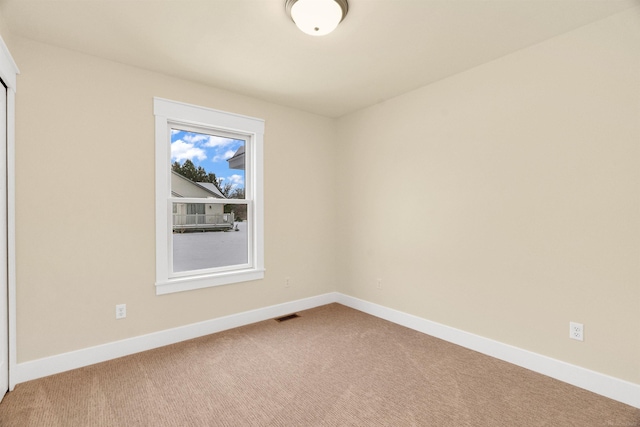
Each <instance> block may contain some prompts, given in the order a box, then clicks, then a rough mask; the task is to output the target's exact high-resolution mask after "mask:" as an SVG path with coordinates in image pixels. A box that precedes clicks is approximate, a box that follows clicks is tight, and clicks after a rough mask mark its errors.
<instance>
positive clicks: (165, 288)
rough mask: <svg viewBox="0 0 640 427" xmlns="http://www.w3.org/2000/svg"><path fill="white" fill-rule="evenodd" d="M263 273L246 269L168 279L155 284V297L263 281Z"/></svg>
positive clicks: (261, 270)
mask: <svg viewBox="0 0 640 427" xmlns="http://www.w3.org/2000/svg"><path fill="white" fill-rule="evenodd" d="M264 272H265V270H264V269H247V270H239V271H238V270H236V271H229V272H224V273H216V274H206V275H202V276H189V277H178V278H173V279H168V280H167V281H163V282H157V283H156V295H165V294H171V293H175V292H183V291H191V290H195V289H202V288H210V287H213V286H223V285H230V284H232V283H238V282H248V281H251V280H261V279H264Z"/></svg>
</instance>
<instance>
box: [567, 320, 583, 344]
mask: <svg viewBox="0 0 640 427" xmlns="http://www.w3.org/2000/svg"><path fill="white" fill-rule="evenodd" d="M569 338H571V339H572V340H578V341H584V325H583V324H582V323H576V322H569Z"/></svg>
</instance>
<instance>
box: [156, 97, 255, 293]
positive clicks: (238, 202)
mask: <svg viewBox="0 0 640 427" xmlns="http://www.w3.org/2000/svg"><path fill="white" fill-rule="evenodd" d="M154 114H155V118H156V130H155V132H156V294H158V295H160V294H167V293H171V292H180V291H186V290H192V289H199V288H204V287H209V286H218V285H226V284H230V283H237V282H244V281H249V280H258V279H262V278H263V277H264V254H263V251H264V243H263V230H262V229H263V223H264V221H263V201H262V188H263V187H262V143H263V134H264V121H263V120H261V119H255V118H251V117H245V116H239V115H236V114H232V113H226V112H223V111H217V110H212V109H209V108H204V107H198V106H195V105H188V104H183V103H179V102H174V101H169V100H166V99H160V98H154Z"/></svg>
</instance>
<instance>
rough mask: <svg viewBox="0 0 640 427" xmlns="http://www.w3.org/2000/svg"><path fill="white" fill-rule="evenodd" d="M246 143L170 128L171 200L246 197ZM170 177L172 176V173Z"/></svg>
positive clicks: (229, 138)
mask: <svg viewBox="0 0 640 427" xmlns="http://www.w3.org/2000/svg"><path fill="white" fill-rule="evenodd" d="M245 150H246V141H245V140H242V139H235V138H231V137H227V136H223V135H213V134H208V133H201V132H195V131H192V130H186V129H183V128H179V127H177V126H175V127H174V126H172V127H171V170H172V171H173V172H175V173H177V174H179V175H180V176H181V177H182V178H183V179H178V178H177V177H175V176H172V178H171V194H172V196H173V197H198V198H226V199H244V198H245ZM172 175H173V174H172Z"/></svg>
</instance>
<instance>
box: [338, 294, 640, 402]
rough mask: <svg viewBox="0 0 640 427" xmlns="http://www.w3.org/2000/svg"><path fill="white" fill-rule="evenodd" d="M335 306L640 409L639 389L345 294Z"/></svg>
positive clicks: (599, 374)
mask: <svg viewBox="0 0 640 427" xmlns="http://www.w3.org/2000/svg"><path fill="white" fill-rule="evenodd" d="M336 302H338V303H340V304H342V305H345V306H347V307H351V308H354V309H356V310H359V311H362V312H364V313H367V314H371V315H372V316H376V317H379V318H381V319H385V320H388V321H390V322H393V323H396V324H398V325H402V326H405V327H407V328H409V329H413V330H416V331H419V332H422V333H424V334H427V335H431V336H433V337H436V338H440V339H442V340H445V341H448V342H451V343H453V344H457V345H460V346H462V347H465V348H468V349H470V350H474V351H477V352H479V353H482V354H486V355H488V356H491V357H495V358H496V359H500V360H504V361H505V362H509V363H512V364H514V365H517V366H521V367H523V368H526V369H529V370H531V371H534V372H537V373H540V374H543V375H546V376H548V377H551V378H555V379H557V380H560V381H563V382H565V383H568V384H571V385H574V386H576V387H580V388H583V389H585V390H589V391H591V392H594V393H597V394H599V395H601V396H605V397H608V398H610V399H613V400H617V401H618V402H622V403H625V404H627V405H631V406H634V407H636V408H640V385H638V384H634V383H631V382H628V381H625V380H621V379H619V378H615V377H611V376H609V375H605V374H601V373H599V372H595V371H591V370H589V369H586V368H582V367H579V366H576V365H571V364H569V363H566V362H562V361H560V360H557V359H552V358H550V357H547V356H543V355H541V354H537V353H533V352H531V351H528V350H523V349H521V348H518V347H514V346H511V345H508V344H504V343H501V342H498V341H494V340H492V339H489V338H484V337H481V336H479V335H475V334H471V333H469V332H465V331H462V330H459V329H455V328H452V327H450V326H445V325H442V324H440V323H436V322H432V321H430V320H426V319H423V318H421V317H417V316H414V315H411V314H407V313H403V312H401V311H397V310H394V309H391V308H387V307H384V306H381V305H378V304H374V303H371V302H368V301H364V300H361V299H358V298H354V297H351V296H348V295H344V294H340V293H338V294H337V300H336Z"/></svg>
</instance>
